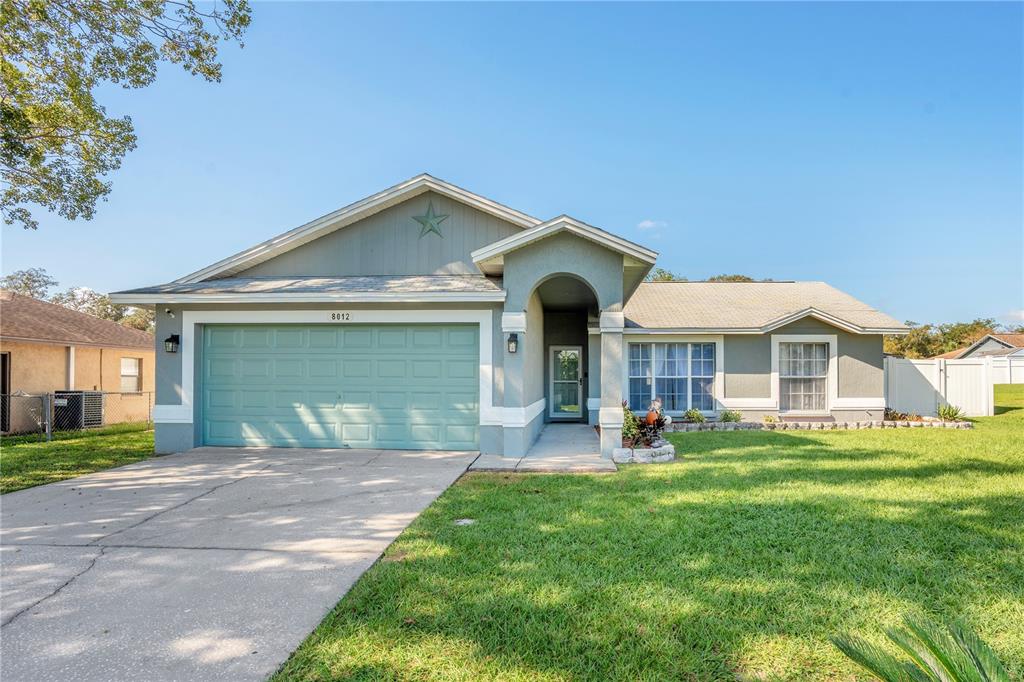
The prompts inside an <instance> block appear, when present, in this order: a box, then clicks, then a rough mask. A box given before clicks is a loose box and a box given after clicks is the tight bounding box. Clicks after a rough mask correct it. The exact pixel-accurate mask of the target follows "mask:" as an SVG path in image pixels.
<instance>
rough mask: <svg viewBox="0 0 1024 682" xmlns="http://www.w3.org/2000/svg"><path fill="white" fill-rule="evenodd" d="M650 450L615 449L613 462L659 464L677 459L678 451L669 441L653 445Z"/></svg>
mask: <svg viewBox="0 0 1024 682" xmlns="http://www.w3.org/2000/svg"><path fill="white" fill-rule="evenodd" d="M652 445H653V447H649V448H615V449H614V450H612V461H613V462H615V463H616V464H659V463H661V462H671V461H672V460H674V459H675V458H676V449H675V446H673V445H672V444H671V443H669V442H667V441H664V440H662V441H658V442H657V443H652Z"/></svg>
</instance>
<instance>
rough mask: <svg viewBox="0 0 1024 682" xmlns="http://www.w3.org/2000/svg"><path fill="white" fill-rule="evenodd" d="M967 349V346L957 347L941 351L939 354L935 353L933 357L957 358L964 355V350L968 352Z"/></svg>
mask: <svg viewBox="0 0 1024 682" xmlns="http://www.w3.org/2000/svg"><path fill="white" fill-rule="evenodd" d="M966 350H967V346H964V347H963V348H957V349H956V350H951V351H947V352H945V353H939V354H938V355H933V356H932V359H941V360H956V359H957V358H959V357H960V356H961V355H963V354H964V352H966Z"/></svg>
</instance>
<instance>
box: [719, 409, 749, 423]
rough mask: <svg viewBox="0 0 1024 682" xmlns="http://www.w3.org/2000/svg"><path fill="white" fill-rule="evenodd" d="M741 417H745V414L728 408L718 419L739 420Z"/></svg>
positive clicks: (726, 420) (723, 420) (722, 420)
mask: <svg viewBox="0 0 1024 682" xmlns="http://www.w3.org/2000/svg"><path fill="white" fill-rule="evenodd" d="M741 419H743V415H742V414H740V413H739V412H737V411H736V410H726V411H725V412H723V413H722V414H720V415H718V421H720V422H738V421H740V420H741Z"/></svg>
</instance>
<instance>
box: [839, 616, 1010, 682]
mask: <svg viewBox="0 0 1024 682" xmlns="http://www.w3.org/2000/svg"><path fill="white" fill-rule="evenodd" d="M886 635H887V636H888V637H889V639H891V640H892V641H893V643H895V644H896V646H898V647H899V648H900V649H902V650H903V651H904V653H906V654H907V655H908V656H910V661H901V660H899V659H898V658H896V657H895V656H893V655H892V654H890V653H889V652H888V651H885V650H884V649H882V648H881V647H878V646H876V645H874V644H872V643H871V642H868V641H866V640H863V639H860V638H859V637H850V636H840V637H833V638H832V643H833V644H835V645H836V646H837V647H839V650H840V651H842V652H843V653H844V654H846V655H847V656H849V657H850V658H851V659H853V660H854V661H856V662H857V663H858V664H860V665H861V666H862V667H864V668H865V669H867V670H868V671H869V672H870V673H871V674H873V675H874V676H876V677H877V678H878V679H880V680H883V682H1009V680H1010V676H1009V675H1008V674H1007V672H1006V669H1005V668H1004V667H1003V665H1002V663H1000V662H999V659H998V658H996V655H995V653H993V651H992V649H990V648H989V647H988V645H987V644H985V643H984V642H983V641H981V639H980V638H979V637H978V635H976V634H975V633H974V632H972V631H971V630H969V629H968V628H967V627H966V626H965V625H963V623H959V622H958V623H953V624H952V625H949V626H947V627H946V628H942V627H941V626H939V625H936V624H935V623H933V622H931V621H929V620H926V619H924V618H911V617H909V616H906V617H904V619H903V627H901V628H890V629H889V630H886Z"/></svg>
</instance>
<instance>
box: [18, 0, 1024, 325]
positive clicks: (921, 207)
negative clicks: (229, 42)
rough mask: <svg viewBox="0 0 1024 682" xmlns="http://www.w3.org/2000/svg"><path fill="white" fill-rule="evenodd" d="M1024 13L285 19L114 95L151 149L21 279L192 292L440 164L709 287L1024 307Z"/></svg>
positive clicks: (522, 12)
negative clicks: (760, 283) (782, 284)
mask: <svg viewBox="0 0 1024 682" xmlns="http://www.w3.org/2000/svg"><path fill="white" fill-rule="evenodd" d="M1022 20H1024V17H1022V6H1021V5H1020V4H1017V3H1002V4H981V3H972V4H952V3H940V4H916V3H910V4H900V5H890V4H881V3H859V4H832V3H821V4H809V3H805V4H720V5H705V4H628V5H626V4H559V5H551V4H518V5H514V4H487V5H472V4H411V5H410V4H380V5H368V4H301V5H300V4H263V3H256V4H255V6H254V10H253V24H252V28H251V31H250V33H249V34H248V36H247V39H246V47H245V48H244V49H238V48H237V47H234V46H230V47H227V48H226V49H225V50H224V51H223V53H222V57H223V61H224V79H223V82H222V83H220V84H209V83H206V82H204V81H201V80H199V79H196V78H191V77H188V76H187V75H186V74H184V72H182V71H181V70H180V69H178V68H177V67H171V66H165V67H163V68H162V70H161V72H160V77H159V79H158V81H157V83H156V84H155V85H154V86H152V87H150V88H148V89H146V90H138V91H123V90H120V89H117V88H113V87H110V88H105V89H104V90H103V92H102V101H103V102H104V103H106V105H107V107H108V109H109V111H111V112H113V113H118V114H130V115H131V116H132V119H133V120H134V122H135V125H136V130H137V133H138V137H139V146H138V149H137V150H136V151H134V152H132V153H131V154H130V155H129V156H128V157H127V159H126V160H125V163H124V165H123V167H122V169H121V170H120V171H119V172H118V173H117V174H115V175H114V176H113V178H112V179H113V182H114V191H113V193H112V195H111V196H110V200H109V201H108V202H106V203H104V204H102V205H101V206H100V208H99V211H98V213H97V216H96V218H95V219H94V220H93V221H91V222H81V221H80V222H75V223H67V222H64V221H62V220H60V219H58V218H56V217H53V216H49V215H46V214H42V215H41V216H40V217H41V220H40V227H39V230H38V231H36V232H25V231H23V230H21V229H20V228H11V227H4V228H3V233H2V235H3V258H2V260H3V262H2V265H3V271H4V272H5V273H7V272H10V271H12V270H15V269H20V268H25V267H31V266H38V267H45V268H46V269H47V270H48V271H49V272H50V273H51V274H52V275H54V276H55V277H57V278H58V279H59V280H60V282H61V285H62V287H63V286H70V285H76V286H89V287H92V288H94V289H97V290H100V291H111V290H117V289H123V288H129V287H135V286H142V285H147V284H155V283H160V282H165V281H169V280H171V279H174V278H176V277H178V276H181V275H183V274H185V273H188V272H191V271H193V270H196V269H198V268H200V267H202V266H204V265H207V264H209V263H211V262H214V261H216V260H219V259H220V258H222V257H224V256H227V255H229V254H231V253H234V252H236V251H238V250H240V249H243V248H245V247H247V246H250V245H252V244H254V243H257V242H259V241H262V240H264V239H266V238H268V237H271V236H273V235H275V234H277V233H279V232H282V231H284V230H286V229H290V228H292V227H294V226H296V225H299V224H301V223H304V222H306V221H308V220H310V219H312V218H315V217H317V216H319V215H322V214H324V213H327V212H329V211H331V210H333V209H335V208H338V207H340V206H343V205H345V204H347V203H350V202H351V201H354V200H357V199H360V198H362V197H364V196H366V195H368V194H371V193H373V192H375V191H378V190H380V189H383V188H385V187H387V186H390V185H392V184H394V183H396V182H399V181H401V180H403V179H406V178H408V177H410V176H412V175H415V174H417V173H420V172H423V171H426V172H429V173H432V174H434V175H436V176H438V177H441V178H443V179H445V180H448V181H451V182H454V183H456V184H458V185H461V186H464V187H466V188H467V189H470V190H472V191H475V192H478V193H480V194H483V195H485V196H488V197H490V198H493V199H495V200H498V201H501V202H502V203H505V204H508V205H510V206H513V207H515V208H518V209H520V210H523V211H525V212H527V213H530V214H532V215H534V216H537V217H540V218H549V217H552V216H554V215H557V214H560V213H568V214H570V215H573V216H575V217H577V218H580V219H582V220H585V221H587V222H589V223H592V224H594V225H598V226H600V227H603V228H605V229H608V230H611V231H613V232H616V233H618V234H621V235H623V236H625V237H627V238H630V239H634V240H636V241H639V242H640V243H643V244H645V245H648V246H650V247H652V248H654V249H656V250H658V251H660V252H661V254H662V255H661V258H660V259H659V264H660V265H662V266H663V267H666V268H668V269H671V270H673V271H676V272H678V273H681V274H683V275H685V276H687V277H689V278H691V279H701V278H704V277H707V276H710V275H714V274H719V273H722V272H729V273H733V272H739V273H744V274H749V275H752V276H755V277H771V278H774V279H806V280H825V281H827V282H829V283H831V284H833V285H834V286H837V287H839V288H841V289H844V290H846V291H848V292H850V293H851V294H853V295H855V296H857V297H859V298H861V299H863V300H865V301H867V302H869V303H871V304H872V305H875V306H878V307H880V308H882V309H883V310H885V311H886V312H889V313H891V314H893V315H895V316H896V317H898V318H900V319H911V320H916V321H933V322H942V321H951V320H956V319H969V318H974V317H997V318H1001V319H1003V320H1004V321H1010V320H1011V319H1012V317H1013V316H1014V315H1017V316H1019V315H1021V309H1022V308H1024V275H1022V269H1024V243H1022V232H1024V228H1022V224H1024V215H1022V211H1024V196H1022V192H1024V189H1022V187H1024V177H1022V166H1024V149H1022V146H1024V140H1022V138H1024V132H1022V125H1024V123H1022V121H1024V106H1022V98H1024V95H1022V93H1024V77H1022V62H1024V59H1022V39H1021V25H1022Z"/></svg>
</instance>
